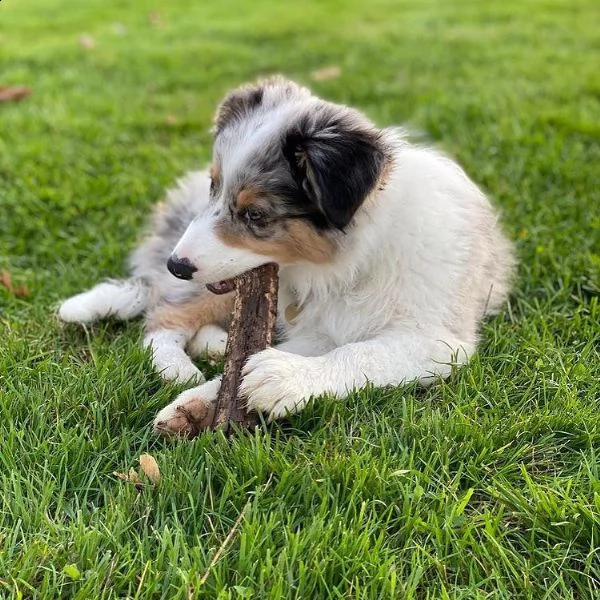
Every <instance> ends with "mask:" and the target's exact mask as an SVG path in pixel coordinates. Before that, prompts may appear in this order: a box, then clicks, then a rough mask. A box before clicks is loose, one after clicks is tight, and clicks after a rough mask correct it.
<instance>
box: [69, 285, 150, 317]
mask: <svg viewBox="0 0 600 600" xmlns="http://www.w3.org/2000/svg"><path fill="white" fill-rule="evenodd" d="M149 295H150V291H149V290H148V288H147V287H146V285H144V283H143V282H142V281H141V280H140V279H127V280H123V281H106V282H104V283H99V284H98V285H97V286H95V287H93V288H92V289H91V290H88V291H87V292H83V293H81V294H77V295H76V296H73V297H71V298H69V299H68V300H65V301H64V302H63V303H62V304H61V306H60V308H59V311H58V316H59V317H60V318H61V319H62V320H63V321H65V322H67V323H91V322H93V321H97V320H98V319H105V318H107V317H111V316H115V317H117V318H119V319H132V318H133V317H137V316H138V315H139V314H141V313H142V312H143V311H144V310H145V308H146V306H147V304H148V298H149Z"/></svg>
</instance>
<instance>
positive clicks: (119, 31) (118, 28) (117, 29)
mask: <svg viewBox="0 0 600 600" xmlns="http://www.w3.org/2000/svg"><path fill="white" fill-rule="evenodd" d="M112 31H113V33H114V34H115V35H127V27H125V25H123V23H113V25H112Z"/></svg>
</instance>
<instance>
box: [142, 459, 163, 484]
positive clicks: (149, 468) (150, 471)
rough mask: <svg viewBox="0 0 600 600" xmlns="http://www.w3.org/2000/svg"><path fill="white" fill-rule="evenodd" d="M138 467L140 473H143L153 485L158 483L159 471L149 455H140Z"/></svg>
mask: <svg viewBox="0 0 600 600" xmlns="http://www.w3.org/2000/svg"><path fill="white" fill-rule="evenodd" d="M140 467H142V471H144V473H145V474H146V476H147V477H148V479H149V480H150V481H151V482H152V483H153V484H154V485H158V484H159V483H160V470H159V468H158V463H157V462H156V460H155V458H154V457H153V456H151V455H150V454H142V455H141V456H140Z"/></svg>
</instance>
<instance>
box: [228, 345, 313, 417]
mask: <svg viewBox="0 0 600 600" xmlns="http://www.w3.org/2000/svg"><path fill="white" fill-rule="evenodd" d="M314 360H315V359H314V358H306V357H304V356H299V355H297V354H290V353H289V352H282V351H281V350H277V349H275V348H267V349H266V350H263V351H262V352H259V353H258V354H255V355H254V356H251V357H250V358H249V359H248V362H247V363H246V365H245V367H244V369H243V371H242V375H243V377H244V378H243V380H242V383H241V385H240V396H242V397H243V398H245V399H246V401H247V403H248V410H249V411H250V410H256V411H259V412H262V413H265V414H266V415H267V418H268V419H269V420H270V421H271V420H273V419H278V418H280V417H284V416H285V415H286V414H293V413H296V412H299V411H300V410H302V409H303V408H304V406H305V405H306V403H307V402H308V400H309V399H310V396H311V389H310V378H311V376H312V375H309V374H308V371H309V366H310V364H311V363H309V361H314Z"/></svg>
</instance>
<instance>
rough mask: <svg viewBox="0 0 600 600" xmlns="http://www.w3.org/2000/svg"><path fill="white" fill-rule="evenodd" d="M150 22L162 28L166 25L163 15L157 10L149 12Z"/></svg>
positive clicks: (157, 27) (153, 25) (156, 27)
mask: <svg viewBox="0 0 600 600" xmlns="http://www.w3.org/2000/svg"><path fill="white" fill-rule="evenodd" d="M148 23H150V25H152V27H154V28H155V29H162V28H163V27H164V25H165V23H164V21H163V18H162V15H161V14H160V13H159V12H158V11H156V10H155V11H152V12H151V13H148Z"/></svg>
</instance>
